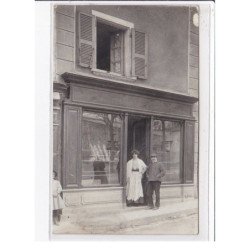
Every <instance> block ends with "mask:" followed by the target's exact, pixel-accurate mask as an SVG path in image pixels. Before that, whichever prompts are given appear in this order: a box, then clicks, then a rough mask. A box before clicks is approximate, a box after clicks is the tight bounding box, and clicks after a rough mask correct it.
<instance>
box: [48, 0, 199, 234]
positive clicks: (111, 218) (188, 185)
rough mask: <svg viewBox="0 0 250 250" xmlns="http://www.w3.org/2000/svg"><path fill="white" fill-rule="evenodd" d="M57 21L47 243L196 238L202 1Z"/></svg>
mask: <svg viewBox="0 0 250 250" xmlns="http://www.w3.org/2000/svg"><path fill="white" fill-rule="evenodd" d="M51 15H52V20H53V21H52V24H51V26H52V27H51V29H52V45H51V46H52V55H51V58H52V59H51V60H52V63H51V64H52V73H51V74H52V79H53V90H52V91H53V102H52V103H53V107H52V110H53V122H52V123H53V124H52V126H53V133H52V135H51V137H52V138H53V164H52V165H53V166H51V173H50V178H51V190H50V201H51V202H50V208H51V218H50V225H51V236H52V237H56V236H58V235H90V234H92V235H93V234H94V235H199V218H200V217H199V216H200V211H199V194H200V192H199V190H200V187H199V168H200V166H199V150H200V145H199V121H200V119H199V102H200V100H199V99H200V96H199V93H200V91H199V88H200V87H199V86H200V84H199V79H200V78H199V74H200V72H199V65H200V57H199V55H200V53H199V51H200V50H199V46H200V35H199V31H200V30H199V16H200V7H199V4H198V3H197V4H195V3H192V4H188V3H185V4H178V5H174V4H170V3H154V4H148V5H144V4H136V3H133V4H132V3H130V4H122V1H121V2H110V3H108V4H102V3H101V2H100V3H98V4H97V3H95V4H90V3H85V4H82V3H78V4H64V3H60V4H59V3H53V4H52V7H51Z"/></svg>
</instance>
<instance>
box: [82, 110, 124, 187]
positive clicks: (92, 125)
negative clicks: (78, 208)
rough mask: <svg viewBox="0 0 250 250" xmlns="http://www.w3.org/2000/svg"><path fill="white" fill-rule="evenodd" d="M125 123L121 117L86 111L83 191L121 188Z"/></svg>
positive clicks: (83, 133) (83, 136) (83, 137)
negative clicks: (122, 140) (121, 148)
mask: <svg viewBox="0 0 250 250" xmlns="http://www.w3.org/2000/svg"><path fill="white" fill-rule="evenodd" d="M122 120H123V117H122V115H120V114H114V113H96V112H89V111H83V115H82V154H81V156H82V160H81V163H82V180H81V185H82V186H83V187H88V186H104V185H112V186H116V185H119V184H120V146H121V131H122Z"/></svg>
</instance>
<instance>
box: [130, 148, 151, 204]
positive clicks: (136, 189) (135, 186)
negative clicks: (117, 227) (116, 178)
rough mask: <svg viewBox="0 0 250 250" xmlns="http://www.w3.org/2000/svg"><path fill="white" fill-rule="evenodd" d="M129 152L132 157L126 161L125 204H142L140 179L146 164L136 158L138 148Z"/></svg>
mask: <svg viewBox="0 0 250 250" xmlns="http://www.w3.org/2000/svg"><path fill="white" fill-rule="evenodd" d="M131 154H132V156H133V158H132V159H131V160H129V161H128V163H127V206H132V205H142V204H143V203H144V198H143V191H142V182H141V180H142V175H143V174H144V172H145V171H146V169H147V166H146V165H145V163H144V162H143V161H142V160H141V159H139V158H138V155H139V151H138V150H133V151H132V153H131Z"/></svg>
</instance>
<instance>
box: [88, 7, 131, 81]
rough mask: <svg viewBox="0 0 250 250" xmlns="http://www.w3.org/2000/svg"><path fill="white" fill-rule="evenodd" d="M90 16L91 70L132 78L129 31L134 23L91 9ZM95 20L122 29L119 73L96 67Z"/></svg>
mask: <svg viewBox="0 0 250 250" xmlns="http://www.w3.org/2000/svg"><path fill="white" fill-rule="evenodd" d="M92 16H93V18H94V21H93V22H94V24H93V31H92V32H93V43H94V49H93V61H92V68H91V71H92V72H93V73H95V72H97V73H98V72H99V73H103V74H107V75H114V76H121V77H124V76H125V77H129V78H132V74H131V72H132V41H131V32H132V29H133V28H134V24H133V23H131V22H128V21H125V20H123V19H120V18H117V17H114V16H110V15H107V14H104V13H102V12H99V11H95V10H92ZM97 22H100V23H104V24H107V25H110V26H113V27H115V28H118V29H121V30H123V53H122V54H123V58H122V60H123V61H122V63H121V65H122V67H123V68H122V70H121V73H116V72H111V71H109V72H108V71H106V70H101V69H98V68H97Z"/></svg>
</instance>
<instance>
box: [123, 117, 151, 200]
mask: <svg viewBox="0 0 250 250" xmlns="http://www.w3.org/2000/svg"><path fill="white" fill-rule="evenodd" d="M150 124H151V119H150V118H149V117H143V116H129V117H128V144H127V145H128V148H127V152H128V154H127V159H128V160H129V159H131V158H132V155H131V151H132V150H133V149H136V150H138V151H139V152H140V155H139V158H140V159H142V160H143V161H144V162H145V164H146V165H148V164H149V160H150V131H151V129H150ZM142 187H143V195H144V202H145V204H146V203H147V195H146V194H147V179H146V174H144V175H143V177H142Z"/></svg>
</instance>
